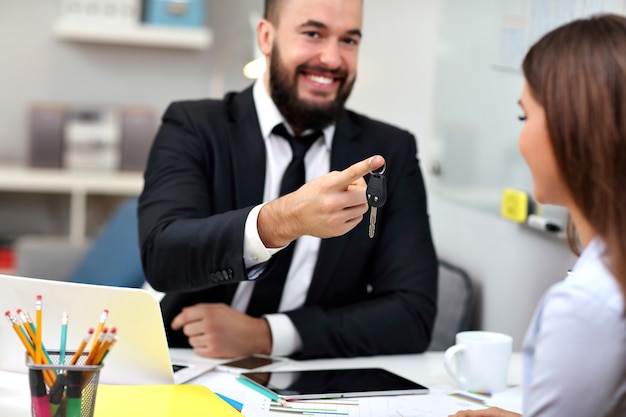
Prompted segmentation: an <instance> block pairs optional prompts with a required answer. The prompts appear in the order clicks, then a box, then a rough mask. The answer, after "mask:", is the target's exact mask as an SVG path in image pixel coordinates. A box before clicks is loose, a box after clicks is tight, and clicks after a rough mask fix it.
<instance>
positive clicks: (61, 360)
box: [59, 311, 68, 365]
mask: <svg viewBox="0 0 626 417" xmlns="http://www.w3.org/2000/svg"><path fill="white" fill-rule="evenodd" d="M67 319H68V317H67V311H64V312H63V316H62V317H61V346H60V347H59V365H65V345H66V343H67Z"/></svg>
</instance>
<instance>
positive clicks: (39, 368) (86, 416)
mask: <svg viewBox="0 0 626 417" xmlns="http://www.w3.org/2000/svg"><path fill="white" fill-rule="evenodd" d="M73 353H74V352H67V354H68V355H70V357H71V355H73ZM87 355H88V352H85V353H83V354H82V355H81V356H80V358H79V359H78V361H77V362H76V364H75V365H69V364H59V353H58V352H48V356H49V357H50V362H51V363H52V364H51V365H39V364H35V363H34V362H33V360H32V358H31V357H30V356H29V355H28V354H27V355H26V365H27V366H28V381H29V384H30V393H31V399H32V416H33V417H92V416H93V414H94V408H95V404H96V392H97V389H98V378H99V376H100V370H101V369H102V366H103V365H102V364H100V365H85V364H84V363H85V360H86V359H87Z"/></svg>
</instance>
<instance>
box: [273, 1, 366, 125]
mask: <svg viewBox="0 0 626 417" xmlns="http://www.w3.org/2000/svg"><path fill="white" fill-rule="evenodd" d="M361 20H362V0H287V1H286V2H285V4H284V6H283V7H282V9H281V11H280V17H279V21H278V24H277V25H276V26H275V27H274V28H273V29H274V36H273V39H272V43H271V53H270V64H269V89H270V94H271V96H272V98H273V100H274V102H275V103H276V105H277V107H278V109H279V110H280V112H281V113H282V115H283V116H284V117H285V119H286V120H287V121H288V122H289V124H290V125H291V126H292V127H293V128H294V130H296V131H298V130H304V129H310V128H313V129H319V128H323V127H326V126H328V125H329V124H331V123H333V122H334V121H336V120H337V118H338V117H339V115H340V114H341V112H342V111H343V108H344V104H345V102H346V100H347V99H348V97H349V96H350V92H351V91H352V87H353V85H354V81H355V79H356V66H357V55H358V49H359V44H360V41H361Z"/></svg>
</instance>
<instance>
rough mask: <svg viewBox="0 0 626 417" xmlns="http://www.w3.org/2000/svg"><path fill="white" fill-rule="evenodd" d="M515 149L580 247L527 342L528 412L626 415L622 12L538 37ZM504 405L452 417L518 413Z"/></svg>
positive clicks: (534, 416) (625, 43) (625, 53)
mask: <svg viewBox="0 0 626 417" xmlns="http://www.w3.org/2000/svg"><path fill="white" fill-rule="evenodd" d="M523 71H524V78H525V83H524V88H523V91H522V95H521V98H520V106H521V108H522V111H523V113H524V114H523V116H521V117H520V120H523V121H524V127H523V129H522V131H521V133H520V137H519V143H518V145H519V149H520V152H521V153H522V155H523V157H524V159H525V160H526V163H527V164H528V166H529V168H530V170H531V173H532V178H533V194H534V196H535V199H536V200H537V201H539V202H541V203H545V204H554V205H560V206H564V207H566V208H567V209H568V211H569V215H570V219H571V224H570V226H571V227H569V230H568V232H569V238H570V239H569V240H570V246H571V247H572V248H573V249H574V250H575V251H576V252H577V253H579V254H580V257H579V259H578V260H577V262H576V264H575V265H574V267H573V268H572V270H571V271H570V273H569V274H568V276H567V277H566V278H565V279H564V280H563V281H561V282H559V283H557V284H555V285H554V286H552V287H551V288H550V289H549V290H548V291H547V293H546V294H545V295H544V297H543V299H542V300H541V302H540V304H539V306H538V307H537V310H536V312H535V315H534V317H533V320H532V323H531V325H530V327H529V329H528V332H527V334H526V338H525V340H524V344H523V356H524V406H523V415H524V416H525V417H540V416H541V417H543V416H563V417H577V416H593V417H607V416H626V315H625V310H624V305H625V302H624V300H625V296H626V17H623V16H617V15H598V16H593V17H591V18H588V19H581V20H576V21H573V22H571V23H568V24H566V25H563V26H561V27H559V28H557V29H555V30H553V31H552V32H550V33H548V34H547V35H545V36H544V37H543V38H542V39H540V40H539V41H538V42H537V43H536V44H535V45H534V46H533V47H532V48H531V49H530V51H529V52H528V54H527V55H526V57H525V59H524V63H523ZM517 415H518V414H516V413H512V412H510V411H505V410H501V409H499V408H489V409H486V410H478V411H460V412H458V413H456V414H455V417H465V416H472V417H478V416H482V417H505V416H506V417H510V416H517Z"/></svg>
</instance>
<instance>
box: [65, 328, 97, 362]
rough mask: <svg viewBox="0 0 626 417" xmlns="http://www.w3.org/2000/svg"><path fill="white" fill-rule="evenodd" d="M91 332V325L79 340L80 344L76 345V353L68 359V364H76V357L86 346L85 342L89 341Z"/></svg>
mask: <svg viewBox="0 0 626 417" xmlns="http://www.w3.org/2000/svg"><path fill="white" fill-rule="evenodd" d="M92 334H93V327H90V328H89V330H88V331H87V334H86V335H85V337H84V338H83V340H82V341H81V342H80V345H79V346H78V349H77V350H76V353H74V356H72V359H71V360H70V365H76V362H78V359H80V355H82V354H83V352H84V350H85V347H86V346H87V343H89V339H91V335H92Z"/></svg>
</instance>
